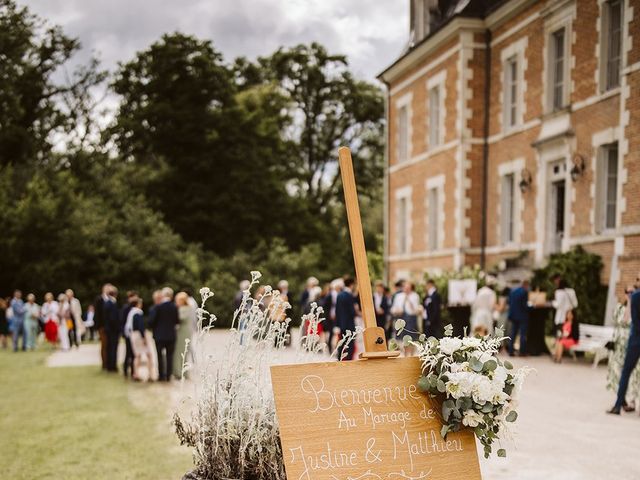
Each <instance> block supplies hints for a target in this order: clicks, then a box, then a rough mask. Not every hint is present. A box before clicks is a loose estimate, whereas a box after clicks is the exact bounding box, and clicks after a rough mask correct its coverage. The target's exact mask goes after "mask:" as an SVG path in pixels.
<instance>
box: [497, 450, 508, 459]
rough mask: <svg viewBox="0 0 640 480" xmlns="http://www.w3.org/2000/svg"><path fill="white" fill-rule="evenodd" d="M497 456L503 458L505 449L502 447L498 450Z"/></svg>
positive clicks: (505, 454) (505, 453)
mask: <svg viewBox="0 0 640 480" xmlns="http://www.w3.org/2000/svg"><path fill="white" fill-rule="evenodd" d="M498 456H499V457H501V458H504V457H506V456H507V451H506V450H505V449H504V448H501V449H499V450H498Z"/></svg>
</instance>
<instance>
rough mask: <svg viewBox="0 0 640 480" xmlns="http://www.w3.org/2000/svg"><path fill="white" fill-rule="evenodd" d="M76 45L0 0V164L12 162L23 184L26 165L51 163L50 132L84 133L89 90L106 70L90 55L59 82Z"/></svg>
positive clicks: (22, 9) (10, 1)
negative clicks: (87, 60)
mask: <svg viewBox="0 0 640 480" xmlns="http://www.w3.org/2000/svg"><path fill="white" fill-rule="evenodd" d="M79 48H80V43H79V42H78V40H77V39H74V38H70V37H68V36H66V35H65V34H64V33H63V32H62V30H61V29H60V27H57V26H51V25H49V24H48V23H47V22H45V21H43V20H41V19H40V18H38V17H36V16H35V15H33V14H31V13H30V12H29V11H28V10H27V8H25V7H18V6H17V4H16V3H15V2H14V1H13V0H0V165H3V166H6V165H9V164H11V165H14V166H16V168H15V169H14V170H13V173H14V175H18V178H19V179H20V181H21V182H22V183H24V182H25V181H26V178H27V176H28V171H29V168H32V167H33V166H35V165H42V164H46V163H50V162H51V161H53V160H54V159H53V158H52V150H53V147H54V142H55V138H54V136H58V137H59V136H66V137H72V136H77V135H80V136H83V135H84V134H85V133H87V130H86V129H85V130H84V131H83V132H82V133H81V132H79V130H78V126H79V124H80V123H83V122H84V126H85V127H87V124H86V123H87V120H88V118H87V113H88V112H87V108H86V105H87V102H88V101H89V100H88V99H89V93H88V92H89V90H90V89H91V88H92V87H94V86H96V85H98V84H99V83H101V82H102V81H103V80H104V78H105V73H104V72H102V71H99V70H98V68H97V63H96V62H95V60H92V61H91V62H90V63H89V64H88V65H84V66H81V67H79V68H78V69H76V70H75V71H74V72H73V73H72V74H71V75H69V76H68V77H69V78H68V80H65V81H61V80H60V78H61V77H63V76H62V75H60V70H61V68H62V67H63V66H64V65H65V64H66V63H67V62H68V60H69V59H70V58H71V57H72V56H73V54H74V53H75V52H77V51H78V49H79Z"/></svg>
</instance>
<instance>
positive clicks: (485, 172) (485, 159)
mask: <svg viewBox="0 0 640 480" xmlns="http://www.w3.org/2000/svg"><path fill="white" fill-rule="evenodd" d="M484 63H485V65H484V132H483V134H484V143H483V145H482V229H481V234H480V268H481V269H482V270H483V271H484V270H485V269H486V266H487V265H486V264H487V258H486V257H487V255H486V249H487V206H488V203H489V201H488V197H489V119H490V116H489V105H490V101H491V30H489V29H487V31H486V33H485V55H484Z"/></svg>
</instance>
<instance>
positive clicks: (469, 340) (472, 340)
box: [462, 337, 482, 348]
mask: <svg viewBox="0 0 640 480" xmlns="http://www.w3.org/2000/svg"><path fill="white" fill-rule="evenodd" d="M480 345H482V340H480V339H479V338H477V337H464V338H463V339H462V346H463V347H465V348H478V347H479V346H480Z"/></svg>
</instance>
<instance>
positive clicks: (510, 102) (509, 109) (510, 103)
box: [503, 55, 518, 129]
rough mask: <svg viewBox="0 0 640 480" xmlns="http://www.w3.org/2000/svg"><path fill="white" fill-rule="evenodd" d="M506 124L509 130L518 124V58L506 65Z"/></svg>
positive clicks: (514, 56)
mask: <svg viewBox="0 0 640 480" xmlns="http://www.w3.org/2000/svg"><path fill="white" fill-rule="evenodd" d="M503 95H504V100H503V105H504V124H505V127H506V128H507V129H508V128H510V127H513V126H515V125H517V124H518V56H517V55H513V56H511V57H509V58H508V59H507V60H506V62H505V63H504V91H503Z"/></svg>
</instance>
